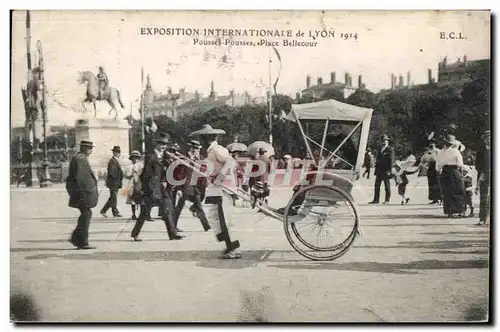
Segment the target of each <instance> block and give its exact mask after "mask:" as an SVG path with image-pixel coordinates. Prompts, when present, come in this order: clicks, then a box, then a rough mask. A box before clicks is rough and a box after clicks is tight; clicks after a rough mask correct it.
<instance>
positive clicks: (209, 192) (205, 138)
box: [190, 125, 241, 259]
mask: <svg viewBox="0 0 500 332" xmlns="http://www.w3.org/2000/svg"><path fill="white" fill-rule="evenodd" d="M225 133H226V132H225V131H224V130H222V129H214V128H212V126H211V125H204V126H203V128H202V129H200V130H197V131H195V132H193V133H191V135H190V136H199V140H200V143H201V145H202V146H206V147H207V148H206V162H207V164H209V166H210V169H212V170H213V171H212V172H211V173H210V174H207V176H208V185H207V188H206V194H205V195H206V197H205V201H204V203H203V210H204V212H205V216H206V218H207V220H208V223H209V224H210V227H211V228H212V229H213V230H214V232H215V235H216V238H217V240H218V241H219V242H222V241H224V242H225V244H226V249H225V250H224V251H223V252H222V255H221V256H220V258H222V259H237V258H241V253H240V252H239V251H238V248H239V247H240V243H239V241H231V238H230V235H229V228H228V226H227V222H226V216H225V215H224V209H223V204H222V200H223V192H222V190H223V189H222V183H221V182H222V180H223V178H224V173H225V172H226V171H228V170H229V169H230V168H231V167H235V166H236V161H235V160H234V159H233V158H232V157H231V154H230V153H229V151H228V150H227V149H226V148H225V147H223V146H222V145H219V144H218V143H217V137H218V136H219V135H223V134H225Z"/></svg>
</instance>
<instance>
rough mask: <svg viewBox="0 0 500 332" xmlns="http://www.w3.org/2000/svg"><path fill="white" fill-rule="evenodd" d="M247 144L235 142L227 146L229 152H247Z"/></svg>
mask: <svg viewBox="0 0 500 332" xmlns="http://www.w3.org/2000/svg"><path fill="white" fill-rule="evenodd" d="M247 148H248V147H247V146H246V145H245V144H243V143H239V142H234V143H231V144H229V145H228V146H227V149H228V150H229V152H247Z"/></svg>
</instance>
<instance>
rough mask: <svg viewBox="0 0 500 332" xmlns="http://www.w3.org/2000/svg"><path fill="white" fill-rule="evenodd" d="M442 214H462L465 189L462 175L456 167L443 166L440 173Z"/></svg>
mask: <svg viewBox="0 0 500 332" xmlns="http://www.w3.org/2000/svg"><path fill="white" fill-rule="evenodd" d="M441 189H442V192H443V212H444V214H446V215H451V214H456V213H463V212H464V210H465V188H464V182H463V176H462V173H460V171H459V169H458V167H457V166H448V165H447V166H444V167H443V171H442V173H441Z"/></svg>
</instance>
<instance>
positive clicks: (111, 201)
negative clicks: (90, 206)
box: [101, 188, 119, 216]
mask: <svg viewBox="0 0 500 332" xmlns="http://www.w3.org/2000/svg"><path fill="white" fill-rule="evenodd" d="M118 190H119V189H115V188H109V198H108V201H107V202H106V204H104V206H103V208H102V210H101V213H106V212H108V210H109V208H111V211H112V212H113V216H117V215H118V214H119V212H118V208H117V205H118Z"/></svg>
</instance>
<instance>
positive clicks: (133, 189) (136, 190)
mask: <svg viewBox="0 0 500 332" xmlns="http://www.w3.org/2000/svg"><path fill="white" fill-rule="evenodd" d="M129 159H130V161H132V167H131V169H130V174H128V176H127V178H128V179H129V183H128V188H129V192H128V195H127V201H126V204H129V205H130V206H131V208H132V220H137V216H136V210H137V206H138V205H139V204H140V201H141V198H142V197H141V195H142V186H141V181H140V175H141V173H142V169H143V168H144V165H143V164H142V163H141V162H140V159H141V153H140V152H139V151H132V153H131V154H130V157H129Z"/></svg>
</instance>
